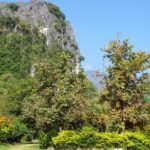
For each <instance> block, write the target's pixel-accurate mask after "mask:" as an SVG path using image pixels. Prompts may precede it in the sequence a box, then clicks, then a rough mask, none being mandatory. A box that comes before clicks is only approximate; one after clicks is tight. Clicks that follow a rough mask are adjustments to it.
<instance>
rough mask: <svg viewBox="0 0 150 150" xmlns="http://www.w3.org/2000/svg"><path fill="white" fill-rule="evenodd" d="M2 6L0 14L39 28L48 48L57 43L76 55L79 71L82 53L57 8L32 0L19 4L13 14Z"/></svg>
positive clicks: (4, 4) (69, 27)
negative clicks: (16, 18)
mask: <svg viewBox="0 0 150 150" xmlns="http://www.w3.org/2000/svg"><path fill="white" fill-rule="evenodd" d="M0 5H1V6H2V7H1V9H0V14H3V15H5V14H9V15H11V16H12V15H13V16H16V17H19V18H20V19H21V20H23V21H25V22H26V23H28V24H29V25H31V27H32V28H33V27H37V28H38V30H39V32H41V33H43V34H44V35H45V36H46V46H47V47H51V46H52V44H53V43H54V42H55V43H57V44H59V45H60V46H61V47H62V49H64V50H69V51H71V52H72V53H74V56H75V57H74V60H73V62H75V63H76V64H77V67H76V68H75V69H76V71H78V70H79V58H80V51H79V48H78V45H77V43H76V41H75V38H74V34H73V30H72V28H71V26H70V25H69V23H68V22H67V21H66V20H65V16H64V14H63V13H62V12H61V11H60V10H59V8H58V7H57V6H55V5H53V4H51V3H47V2H44V1H40V0H31V2H30V3H21V4H17V5H18V9H17V10H16V11H13V12H12V10H11V9H10V8H8V7H5V6H6V5H7V4H6V3H3V4H2V3H1V4H0Z"/></svg>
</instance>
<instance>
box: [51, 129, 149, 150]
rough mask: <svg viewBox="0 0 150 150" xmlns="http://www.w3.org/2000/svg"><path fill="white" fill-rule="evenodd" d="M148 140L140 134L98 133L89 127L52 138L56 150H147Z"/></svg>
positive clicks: (62, 133) (65, 132)
mask: <svg viewBox="0 0 150 150" xmlns="http://www.w3.org/2000/svg"><path fill="white" fill-rule="evenodd" d="M149 140H150V138H149V137H147V136H146V135H144V134H142V133H140V132H125V133H123V134H118V133H115V132H114V133H110V132H98V131H96V130H94V129H93V128H91V127H83V128H82V129H81V130H80V131H77V132H76V131H73V130H64V131H62V132H60V133H59V134H58V136H56V137H53V138H52V141H53V145H54V147H55V148H56V149H67V148H99V149H105V150H108V149H114V148H125V149H132V150H141V149H145V150H148V149H149V147H150V143H149Z"/></svg>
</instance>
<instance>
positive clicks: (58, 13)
mask: <svg viewBox="0 0 150 150" xmlns="http://www.w3.org/2000/svg"><path fill="white" fill-rule="evenodd" d="M47 6H48V10H49V12H50V13H52V14H53V15H55V16H56V17H57V18H58V19H61V20H65V15H64V14H63V13H62V12H61V11H60V9H59V7H57V6H56V5H54V4H51V3H48V4H47Z"/></svg>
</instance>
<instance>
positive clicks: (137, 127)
mask: <svg viewBox="0 0 150 150" xmlns="http://www.w3.org/2000/svg"><path fill="white" fill-rule="evenodd" d="M8 6H9V8H10V9H12V10H13V11H15V10H16V9H18V7H17V5H12V4H11V5H8ZM49 11H50V12H51V13H55V15H56V16H57V17H58V18H60V20H61V21H63V20H64V15H63V14H61V13H60V11H59V9H58V8H57V7H56V6H53V5H49ZM59 28H61V26H59ZM45 43H46V39H45V36H44V35H43V34H40V33H39V32H38V29H37V28H34V29H32V30H31V28H30V26H29V25H28V24H26V23H24V22H22V21H20V20H19V18H16V17H11V16H3V15H1V16H0V104H1V105H0V143H13V142H20V141H31V140H32V139H34V138H38V139H39V140H40V144H41V147H43V148H47V147H49V146H54V147H55V148H56V149H65V148H78V147H80V148H103V149H107V150H108V149H113V148H125V149H132V150H141V149H143V150H148V149H149V148H150V134H149V132H150V109H149V107H150V103H149V101H148V99H149V97H148V96H149V94H150V93H149V91H150V82H149V81H150V80H149V77H150V75H149V73H147V72H146V70H147V69H149V68H150V64H149V62H150V54H146V53H144V52H142V51H140V52H137V53H136V52H134V51H133V47H132V46H131V45H130V44H129V42H128V40H124V41H123V42H120V41H119V40H114V41H111V42H110V43H109V44H108V46H107V47H106V48H104V49H103V50H104V52H105V58H107V59H108V60H109V61H110V62H111V64H110V66H109V67H108V68H107V70H106V73H105V74H100V75H102V76H103V80H102V83H103V84H104V87H103V88H101V89H100V92H98V91H97V90H96V88H95V87H94V86H93V84H92V83H91V82H90V81H88V80H87V79H86V76H85V74H84V71H83V70H82V69H81V70H80V72H79V73H78V74H77V73H75V71H74V68H75V65H76V64H74V63H72V59H73V58H74V57H75V56H74V55H73V54H72V53H71V52H69V51H67V50H65V51H64V50H62V48H61V46H59V45H57V44H56V43H57V42H56V43H53V45H52V46H51V48H48V47H46V44H45Z"/></svg>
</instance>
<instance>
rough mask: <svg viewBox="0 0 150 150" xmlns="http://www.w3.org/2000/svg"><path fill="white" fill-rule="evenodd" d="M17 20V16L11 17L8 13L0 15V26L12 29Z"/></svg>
mask: <svg viewBox="0 0 150 150" xmlns="http://www.w3.org/2000/svg"><path fill="white" fill-rule="evenodd" d="M18 22H19V19H18V18H17V17H11V16H9V15H8V16H7V15H0V28H3V27H6V28H9V29H14V28H15V26H16V24H17V23H18Z"/></svg>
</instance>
